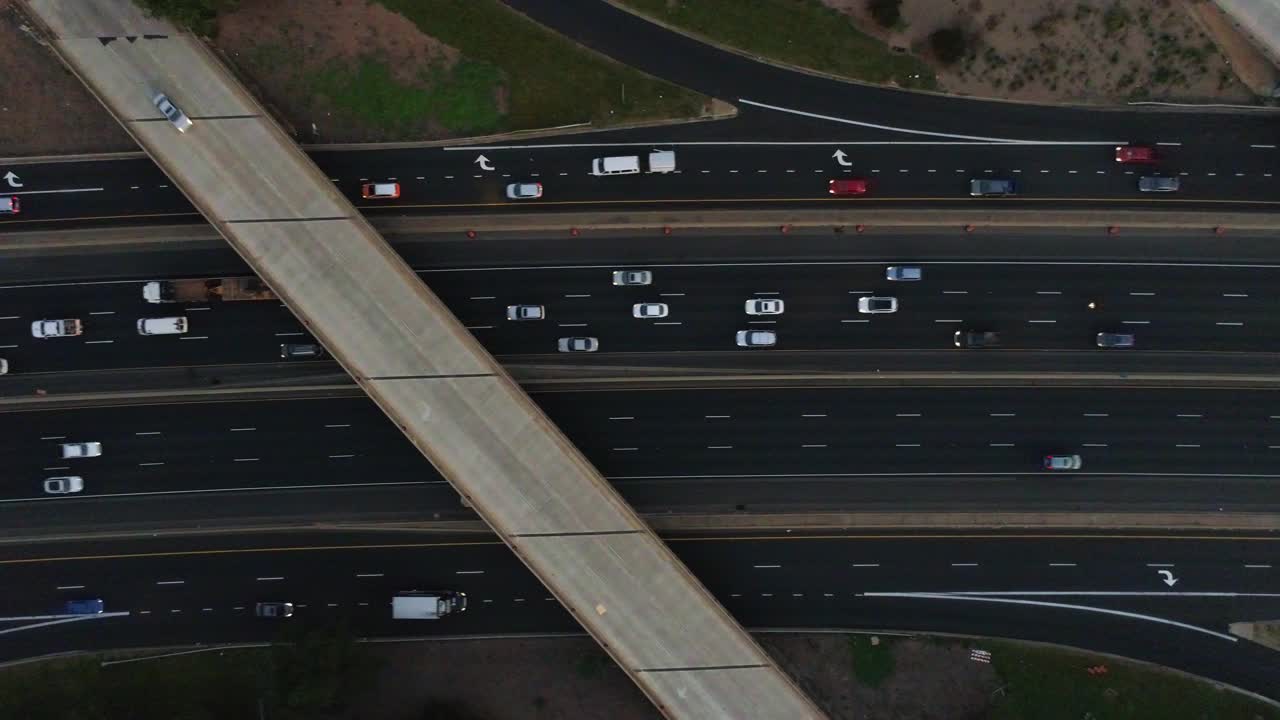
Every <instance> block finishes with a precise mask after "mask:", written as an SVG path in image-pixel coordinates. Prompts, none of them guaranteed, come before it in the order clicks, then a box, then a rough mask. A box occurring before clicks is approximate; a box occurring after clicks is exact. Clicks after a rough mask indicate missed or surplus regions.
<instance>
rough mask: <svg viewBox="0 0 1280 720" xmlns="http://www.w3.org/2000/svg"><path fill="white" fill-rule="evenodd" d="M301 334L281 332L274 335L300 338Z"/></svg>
mask: <svg viewBox="0 0 1280 720" xmlns="http://www.w3.org/2000/svg"><path fill="white" fill-rule="evenodd" d="M303 334H304V333H300V332H282V333H276V337H301V336H302V335H303Z"/></svg>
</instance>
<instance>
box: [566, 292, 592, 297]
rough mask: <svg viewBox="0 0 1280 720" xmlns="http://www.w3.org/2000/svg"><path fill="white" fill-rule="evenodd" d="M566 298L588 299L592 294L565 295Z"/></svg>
mask: <svg viewBox="0 0 1280 720" xmlns="http://www.w3.org/2000/svg"><path fill="white" fill-rule="evenodd" d="M565 297H567V298H586V297H591V294H590V293H586V294H581V295H565Z"/></svg>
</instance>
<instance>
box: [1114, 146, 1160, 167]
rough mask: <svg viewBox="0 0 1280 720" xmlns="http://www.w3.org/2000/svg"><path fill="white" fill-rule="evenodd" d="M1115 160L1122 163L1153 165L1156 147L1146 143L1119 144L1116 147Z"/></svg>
mask: <svg viewBox="0 0 1280 720" xmlns="http://www.w3.org/2000/svg"><path fill="white" fill-rule="evenodd" d="M1116 162H1118V163H1120V164H1122V165H1153V164H1155V162H1156V149H1155V148H1153V147H1148V146H1146V145H1121V146H1119V147H1117V148H1116Z"/></svg>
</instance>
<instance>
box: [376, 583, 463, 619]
mask: <svg viewBox="0 0 1280 720" xmlns="http://www.w3.org/2000/svg"><path fill="white" fill-rule="evenodd" d="M466 609H467V594H466V593H462V592H458V591H456V590H406V591H404V592H398V593H396V594H395V596H394V597H392V598H391V617H392V619H395V620H439V619H440V618H442V617H444V616H445V615H452V614H454V613H460V612H463V611H464V610H466Z"/></svg>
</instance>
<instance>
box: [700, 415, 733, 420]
mask: <svg viewBox="0 0 1280 720" xmlns="http://www.w3.org/2000/svg"><path fill="white" fill-rule="evenodd" d="M702 417H704V418H706V419H707V420H728V419H729V418H731V417H733V416H732V415H703V416H702Z"/></svg>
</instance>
